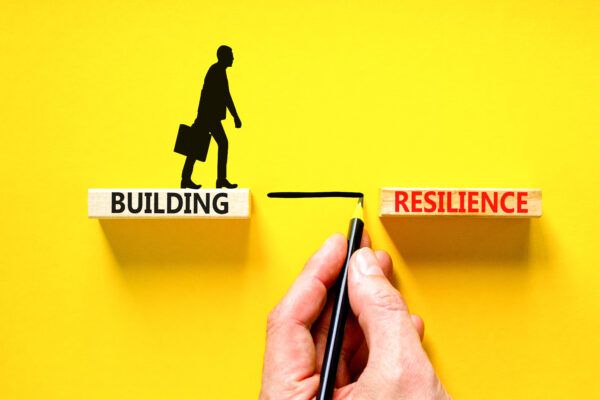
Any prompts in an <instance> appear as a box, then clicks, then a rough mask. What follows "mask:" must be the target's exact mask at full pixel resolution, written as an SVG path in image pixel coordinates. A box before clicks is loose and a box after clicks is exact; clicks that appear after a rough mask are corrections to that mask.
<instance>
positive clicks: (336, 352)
mask: <svg viewBox="0 0 600 400" xmlns="http://www.w3.org/2000/svg"><path fill="white" fill-rule="evenodd" d="M363 228H364V222H363V221H362V220H361V219H359V218H352V219H351V220H350V228H349V229H348V253H347V254H346V260H345V262H344V266H343V268H342V271H341V272H340V275H339V277H338V279H337V281H336V283H335V285H334V286H333V287H332V288H331V291H330V293H331V294H332V295H333V296H334V300H333V310H332V312H331V323H330V324H329V333H328V335H327V344H326V346H325V354H324V356H323V366H322V368H321V382H320V385H319V392H318V393H317V400H330V399H331V398H332V397H333V389H334V387H335V378H336V375H337V368H338V363H339V361H340V353H341V351H342V344H343V342H344V328H345V326H346V318H347V317H348V312H349V311H350V300H349V298H348V266H349V264H350V258H351V257H352V254H353V253H354V252H355V251H356V250H358V248H359V247H360V240H361V238H362V233H363Z"/></svg>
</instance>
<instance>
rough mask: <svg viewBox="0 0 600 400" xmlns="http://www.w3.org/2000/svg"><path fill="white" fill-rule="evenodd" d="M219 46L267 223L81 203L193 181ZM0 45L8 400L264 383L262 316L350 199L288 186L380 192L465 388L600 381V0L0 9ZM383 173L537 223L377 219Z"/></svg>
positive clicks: (161, 393) (533, 393)
mask: <svg viewBox="0 0 600 400" xmlns="http://www.w3.org/2000/svg"><path fill="white" fill-rule="evenodd" d="M220 44H228V45H230V46H231V47H232V48H233V50H234V55H235V62H234V65H233V67H232V68H231V69H229V70H228V75H229V82H230V86H231V91H232V94H233V97H234V100H235V102H236V105H237V108H238V111H239V113H240V116H241V118H242V120H243V123H244V126H243V127H242V129H240V130H236V129H234V128H233V122H232V119H231V117H228V119H227V120H226V121H224V126H225V129H226V131H227V134H228V136H229V141H230V162H229V172H230V173H229V176H230V178H231V180H232V181H236V182H238V183H240V184H241V185H242V186H243V187H250V188H251V190H252V197H253V200H252V207H253V211H252V218H251V220H249V221H173V220H168V221H111V222H99V221H98V220H89V219H88V218H87V198H86V196H87V192H86V190H87V188H92V187H154V188H159V187H177V186H178V185H179V174H180V169H181V166H182V163H183V157H182V156H180V155H178V154H175V153H173V151H172V148H173V145H174V141H175V135H176V131H177V126H178V124H179V123H191V122H192V121H193V119H194V118H195V112H196V107H197V104H198V103H197V102H198V98H199V93H200V89H201V85H202V79H203V78H204V74H205V72H206V70H207V68H208V67H209V66H210V65H211V64H212V63H213V62H214V60H215V56H214V53H215V50H216V48H217V47H218V45H220ZM0 52H1V54H2V62H1V63H0V87H1V93H2V94H1V96H0V110H1V111H0V115H1V117H0V127H1V128H0V129H1V131H2V139H3V141H2V142H3V143H2V147H3V149H4V150H3V152H2V156H1V157H0V164H1V165H0V166H1V170H2V173H1V174H0V179H1V181H0V183H1V187H2V195H1V197H0V199H1V206H0V218H1V219H0V221H1V223H0V238H1V240H2V242H1V245H0V376H1V379H0V398H2V399H42V398H43V399H250V398H255V397H256V396H257V393H258V390H259V385H260V377H261V363H262V352H263V346H264V331H265V322H266V316H267V313H268V311H269V310H270V309H271V308H272V307H273V306H274V305H275V304H276V303H277V302H278V301H279V299H280V298H281V296H282V295H283V294H284V293H285V291H286V289H287V287H288V286H289V285H290V283H291V282H292V281H293V280H294V278H295V276H296V275H297V274H298V272H299V270H300V268H301V267H302V265H303V263H304V261H305V260H306V258H307V257H308V256H309V255H310V254H311V253H312V252H313V251H314V250H315V249H316V248H317V246H318V245H319V244H320V243H321V242H322V241H323V240H324V239H325V237H326V236H327V235H329V234H330V233H332V232H334V231H342V232H345V230H346V225H347V222H348V218H349V216H350V214H351V212H352V210H353V208H354V203H353V202H352V201H349V200H344V199H338V200H336V199H333V200H296V201H291V200H275V199H268V198H267V197H266V193H267V192H269V191H272V190H356V191H364V192H365V193H366V226H367V228H368V230H369V231H370V233H371V235H372V237H373V242H374V245H375V246H376V247H378V248H383V249H386V250H387V251H389V252H390V253H391V254H392V256H393V259H394V263H395V271H396V277H397V281H398V284H399V285H400V287H401V289H402V291H403V293H404V294H405V296H406V298H407V300H408V302H409V304H410V307H411V310H412V311H413V312H416V313H419V314H420V315H422V316H423V318H424V319H425V321H426V340H425V346H426V348H427V350H428V352H429V354H430V356H431V358H432V359H433V362H434V364H435V367H436V369H437V370H438V371H439V374H440V376H441V378H442V380H443V382H444V383H445V385H446V386H447V388H448V389H449V391H450V392H451V393H452V394H453V395H454V396H455V398H456V399H473V400H478V399H527V400H530V399H592V398H600V389H599V386H598V376H599V370H598V358H600V340H599V339H598V335H599V333H600V258H599V257H598V250H599V245H600V243H599V240H598V239H599V235H598V229H599V226H600V218H599V216H598V215H599V212H598V199H599V197H600V188H599V186H600V179H599V177H600V167H599V165H600V162H599V150H600V146H599V144H600V143H599V139H598V135H599V132H600V130H599V128H600V110H599V106H600V3H599V2H598V1H596V0H581V1H577V0H568V1H567V0H560V1H526V0H525V1H523V0H518V1H517V0H515V1H497V2H491V1H490V2H487V1H454V2H448V1H419V2H408V1H382V2H358V1H318V2H317V1H314V2H302V3H298V2H276V1H268V0H267V1H254V2H237V1H230V2H211V3H210V4H208V3H207V2H203V1H196V2H180V1H164V2H157V1H152V2H140V1H136V2H123V1H101V2H98V1H94V2H91V1H70V2H69V1H65V2H41V1H38V2H33V1H19V2H17V1H4V2H3V3H2V4H1V5H0ZM215 175H216V146H215V145H214V143H213V146H212V148H211V150H210V153H209V156H208V160H207V162H206V164H199V165H197V167H196V171H195V175H194V179H195V180H196V181H200V182H201V183H203V184H204V185H206V186H209V187H214V180H215ZM382 186H404V187H415V186H416V187H422V186H426V187H532V188H541V189H542V190H543V199H544V200H543V201H544V203H543V205H544V215H543V217H542V218H540V219H533V220H527V219H525V220H514V219H509V220H505V219H502V220H501V219H469V218H466V219H457V218H454V219H453V218H429V219H418V218H411V219H395V220H389V221H387V220H386V221H382V220H380V219H379V217H378V195H379V194H378V193H379V192H378V191H379V188H380V187H382Z"/></svg>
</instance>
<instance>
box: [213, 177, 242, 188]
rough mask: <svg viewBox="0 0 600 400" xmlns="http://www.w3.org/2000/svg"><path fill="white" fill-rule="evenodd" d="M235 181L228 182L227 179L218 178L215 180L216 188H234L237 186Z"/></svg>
mask: <svg viewBox="0 0 600 400" xmlns="http://www.w3.org/2000/svg"><path fill="white" fill-rule="evenodd" d="M237 186H238V185H237V183H229V181H228V180H227V179H218V180H217V189H221V188H225V189H235V188H236V187H237Z"/></svg>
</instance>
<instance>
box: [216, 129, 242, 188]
mask: <svg viewBox="0 0 600 400" xmlns="http://www.w3.org/2000/svg"><path fill="white" fill-rule="evenodd" d="M211 133H212V136H213V138H215V142H217V145H218V146H219V161H218V164H219V166H218V169H217V189H219V188H226V189H234V188H236V187H237V184H235V183H231V182H229V181H228V180H227V153H228V151H229V141H228V140H227V135H226V134H225V131H224V130H223V125H221V122H220V121H219V122H217V123H216V124H215V125H214V126H213V128H212V129H211Z"/></svg>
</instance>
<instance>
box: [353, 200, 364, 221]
mask: <svg viewBox="0 0 600 400" xmlns="http://www.w3.org/2000/svg"><path fill="white" fill-rule="evenodd" d="M352 218H358V219H363V198H362V197H359V198H358V204H357V205H356V209H355V210H354V215H353V216H352Z"/></svg>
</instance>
